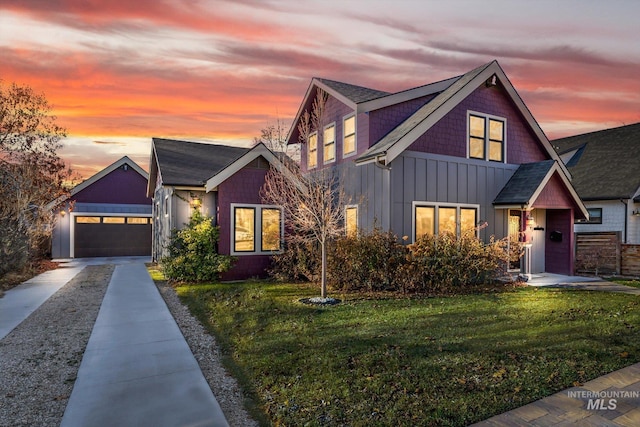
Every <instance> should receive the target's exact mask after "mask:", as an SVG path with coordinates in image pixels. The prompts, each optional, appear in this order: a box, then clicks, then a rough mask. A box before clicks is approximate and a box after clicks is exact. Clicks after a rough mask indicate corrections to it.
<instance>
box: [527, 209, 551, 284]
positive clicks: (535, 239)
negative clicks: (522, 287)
mask: <svg viewBox="0 0 640 427" xmlns="http://www.w3.org/2000/svg"><path fill="white" fill-rule="evenodd" d="M530 214H531V216H532V217H533V224H529V225H527V228H529V233H530V236H531V273H532V274H536V273H544V268H545V264H544V256H545V255H544V247H545V228H546V222H547V221H546V219H547V211H546V210H545V209H534V210H533V211H531V213H530Z"/></svg>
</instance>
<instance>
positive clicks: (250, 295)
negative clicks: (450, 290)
mask: <svg viewBox="0 0 640 427" xmlns="http://www.w3.org/2000/svg"><path fill="white" fill-rule="evenodd" d="M176 290H177V292H178V295H179V296H180V298H181V299H182V300H183V301H184V302H185V303H186V304H187V305H188V306H189V307H190V309H191V311H192V312H193V313H194V314H195V315H196V316H197V317H198V318H199V319H200V320H201V321H202V322H203V323H204V324H205V325H206V327H207V328H208V329H209V330H210V331H211V332H212V333H214V334H215V335H216V337H217V338H218V341H219V343H220V344H221V346H222V349H223V352H224V353H225V354H226V356H227V364H228V367H230V368H231V371H232V372H233V373H234V375H235V376H236V377H238V378H239V379H240V382H241V384H242V385H243V387H244V388H245V390H246V391H247V392H248V393H249V395H250V396H253V398H254V400H255V402H257V406H258V407H259V408H261V410H262V411H263V414H266V416H265V417H264V418H265V419H267V420H268V421H267V423H268V422H269V421H270V422H271V423H273V424H278V425H296V426H297V425H354V426H369V425H456V426H459V425H467V424H469V423H473V422H476V421H480V420H483V419H486V418H488V417H490V416H492V415H495V414H499V413H502V412H504V411H507V410H509V409H513V408H516V407H518V406H521V405H523V404H525V403H528V402H531V401H533V400H536V399H539V398H541V397H544V396H547V395H549V394H552V393H554V392H557V391H560V390H562V389H564V388H567V387H571V386H572V385H577V384H580V383H583V382H586V381H588V380H590V379H592V378H595V377H597V376H600V375H602V374H605V373H608V372H610V371H613V370H616V369H619V368H622V367H624V366H627V365H629V364H631V363H634V362H637V361H639V360H640V330H639V329H640V310H638V308H639V307H638V303H639V302H640V300H639V299H638V298H637V297H636V296H630V295H620V294H608V293H602V292H599V293H595V292H587V291H579V292H576V291H566V290H558V289H555V290H553V289H540V290H538V289H535V288H523V289H518V290H516V291H511V292H504V293H497V294H484V295H464V296H455V297H446V298H382V297H379V296H378V297H371V298H359V297H357V296H355V295H334V296H336V297H339V298H342V299H343V303H342V304H340V305H336V306H328V307H315V306H308V305H303V304H301V303H299V302H298V300H299V299H300V298H303V297H309V296H316V295H317V294H318V290H317V289H316V288H315V287H311V286H307V285H294V284H273V283H268V282H253V283H239V284H205V285H184V286H180V287H177V288H176Z"/></svg>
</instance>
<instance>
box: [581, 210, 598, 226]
mask: <svg viewBox="0 0 640 427" xmlns="http://www.w3.org/2000/svg"><path fill="white" fill-rule="evenodd" d="M587 212H589V219H582V220H579V221H576V222H579V223H581V224H602V208H587Z"/></svg>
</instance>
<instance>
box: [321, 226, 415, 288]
mask: <svg viewBox="0 0 640 427" xmlns="http://www.w3.org/2000/svg"><path fill="white" fill-rule="evenodd" d="M405 255H406V248H405V247H404V246H403V245H402V244H401V243H399V242H398V237H397V236H396V235H395V234H393V233H391V232H383V231H382V230H381V229H379V228H377V227H376V228H375V229H374V230H373V231H372V232H371V233H368V234H365V233H362V232H361V233H359V234H358V235H355V236H346V237H341V238H340V239H337V240H336V241H335V242H333V244H332V245H331V247H330V250H329V256H328V269H329V283H328V284H329V286H331V287H332V288H333V289H335V290H340V291H347V292H351V291H369V292H372V291H374V292H375V291H393V290H397V288H398V283H397V278H398V271H399V269H400V267H401V265H402V264H403V263H404V261H405Z"/></svg>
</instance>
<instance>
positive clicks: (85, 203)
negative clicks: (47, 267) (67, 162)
mask: <svg viewBox="0 0 640 427" xmlns="http://www.w3.org/2000/svg"><path fill="white" fill-rule="evenodd" d="M147 178H148V175H147V173H146V172H145V171H144V170H143V169H142V168H140V166H138V165H137V164H136V163H135V162H134V161H133V160H131V159H130V158H128V157H126V156H125V157H123V158H121V159H120V160H118V161H117V162H115V163H113V164H111V165H110V166H108V167H106V168H105V169H103V170H102V171H100V172H98V173H97V174H95V175H93V176H92V177H91V178H89V179H87V180H85V181H84V182H82V183H81V184H79V185H77V186H76V187H74V188H73V189H72V190H71V194H70V197H69V199H68V200H67V202H66V203H65V204H63V206H62V208H60V209H59V210H58V211H57V212H56V218H55V221H56V222H55V226H54V229H53V235H52V244H51V256H52V257H53V258H54V259H59V258H83V257H106V256H150V255H151V220H150V219H151V199H150V198H148V197H147V196H146V189H147Z"/></svg>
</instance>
